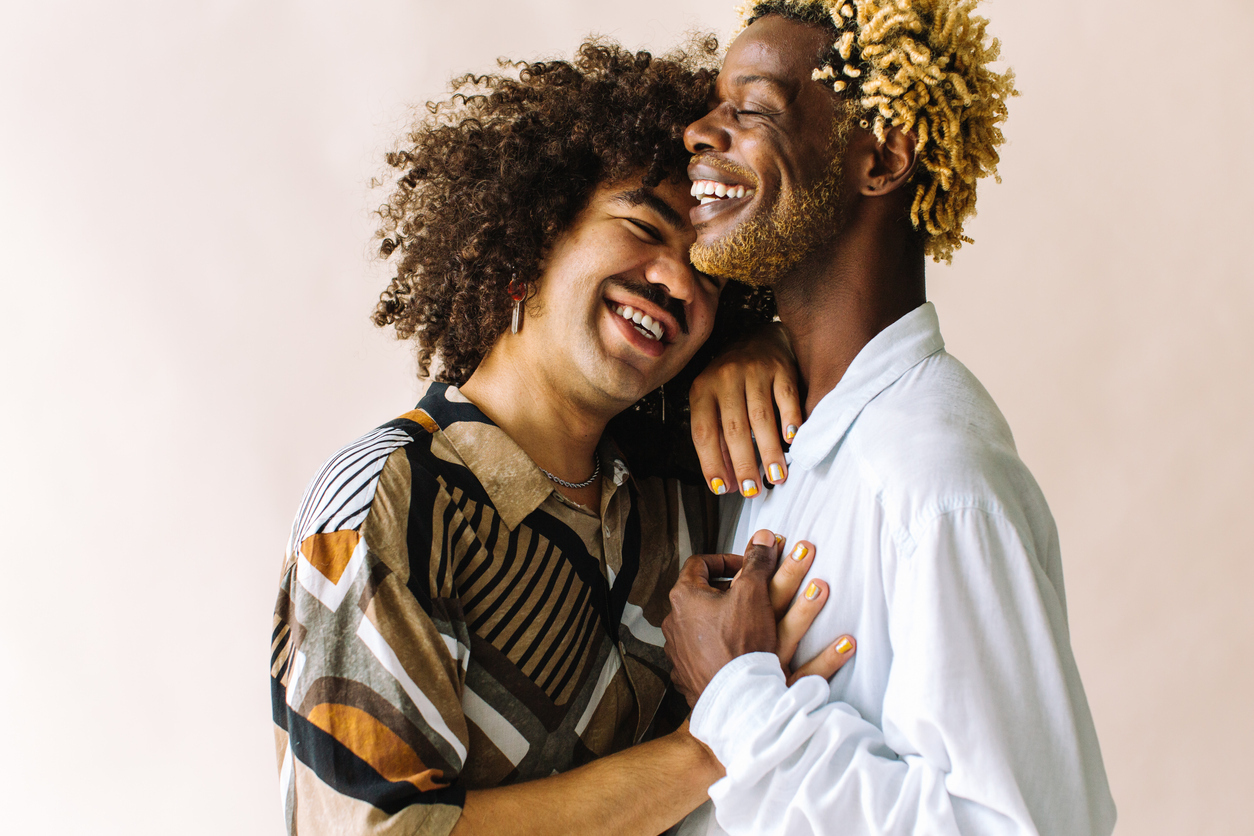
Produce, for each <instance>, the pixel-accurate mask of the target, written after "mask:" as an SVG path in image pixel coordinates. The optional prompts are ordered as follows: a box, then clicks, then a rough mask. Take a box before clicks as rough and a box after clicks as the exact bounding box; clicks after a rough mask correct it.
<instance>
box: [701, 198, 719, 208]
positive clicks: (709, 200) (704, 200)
mask: <svg viewBox="0 0 1254 836" xmlns="http://www.w3.org/2000/svg"><path fill="white" fill-rule="evenodd" d="M716 200H718V198H717V197H706V196H705V195H701V205H702V206H704V205H705V204H707V203H713V202H714V201H716Z"/></svg>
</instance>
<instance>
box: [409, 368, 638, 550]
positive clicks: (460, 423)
mask: <svg viewBox="0 0 1254 836" xmlns="http://www.w3.org/2000/svg"><path fill="white" fill-rule="evenodd" d="M418 409H420V410H422V411H423V412H425V413H426V414H427V415H428V416H430V417H431V419H432V420H433V421H434V422H435V424H436V425H437V426H438V427H439V429H440V431H441V432H442V434H443V435H444V438H445V440H447V441H448V443H449V444H450V445H452V447H453V449H454V450H455V451H456V452H457V456H458V457H459V458H460V459H461V460H462V463H463V464H465V465H466V467H467V468H468V469H469V470H470V472H471V473H473V474H474V476H475V478H476V479H477V480H479V484H481V485H483V489H484V491H486V492H487V494H488V499H490V500H491V502H492V505H493V507H494V508H496V512H497V514H498V515H499V516H500V518H501V521H502V522H503V523H505V525H506V527H508V528H509V529H510V530H511V531H513V530H514V529H515V528H517V527H518V525H519V523H521V522H522V521H523V520H524V519H526V518H527V515H528V514H530V513H531V512H532V511H534V510H536V509H537V508H539V507H540V505H541V503H543V502H544V500H545V499H547V498H548V497H549V495H550V494H552V493H554V492H555V488H554V485H553V483H552V482H551V481H549V478H548V477H547V476H545V475H544V471H542V470H541V469H540V467H539V466H538V465H537V464H536V463H535V462H533V461H532V460H531V457H530V456H528V455H527V454H526V453H525V452H523V449H522V448H521V447H519V446H518V444H517V443H515V441H514V439H512V438H510V437H509V436H508V435H507V434H506V433H505V431H504V430H502V429H501V428H500V427H498V426H497V425H496V424H494V423H493V422H492V419H491V418H489V417H488V416H486V415H484V414H483V412H482V411H480V409H479V407H477V406H475V405H474V404H473V403H471V402H470V401H469V400H468V399H467V398H466V396H465V395H463V394H462V393H461V390H460V389H458V388H457V387H456V386H453V385H451V384H446V383H433V384H431V387H430V388H429V389H427V393H426V394H425V395H424V396H423V398H422V400H421V401H419V402H418ZM597 455H598V457H599V458H600V462H601V482H602V485H601V490H602V491H603V492H604V494H605V497H606V498H607V499H608V497H609V496H610V495H611V494H612V493H613V492H614V490H615V488H616V487H617V486H619V485H621V484H623V482H624V481H625V480H626V479H627V478H629V477H630V476H631V474H630V472H629V471H628V469H627V465H626V463H625V462H624V460H623V454H622V453H621V452H620V451H619V449H618V446H617V445H615V444H614V442H613V441H612V440H611V439H610V438H609V436H608V435H604V436H602V437H601V441H600V442H599V443H598V444H597ZM603 504H604V503H603Z"/></svg>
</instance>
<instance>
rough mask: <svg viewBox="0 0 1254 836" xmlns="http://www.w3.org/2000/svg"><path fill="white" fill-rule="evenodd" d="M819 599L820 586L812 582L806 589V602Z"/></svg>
mask: <svg viewBox="0 0 1254 836" xmlns="http://www.w3.org/2000/svg"><path fill="white" fill-rule="evenodd" d="M817 597H819V585H818V584H817V583H815V582H814V581H810V585H809V586H807V587H806V600H807V601H813V600H814V599H815V598H817ZM844 652H845V651H843V650H842V651H841V653H844Z"/></svg>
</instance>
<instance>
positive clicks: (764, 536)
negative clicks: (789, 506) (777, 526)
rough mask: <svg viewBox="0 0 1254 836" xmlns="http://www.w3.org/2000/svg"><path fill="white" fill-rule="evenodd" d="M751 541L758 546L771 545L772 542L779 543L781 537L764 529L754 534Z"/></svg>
mask: <svg viewBox="0 0 1254 836" xmlns="http://www.w3.org/2000/svg"><path fill="white" fill-rule="evenodd" d="M751 542H752V543H753V544H754V545H758V546H769V545H771V544H772V543H778V542H779V537H778V536H777V535H775V534H772V533H771V532H769V531H766V530H762V531H759V532H757V533H756V534H754V535H753V540H752V541H751Z"/></svg>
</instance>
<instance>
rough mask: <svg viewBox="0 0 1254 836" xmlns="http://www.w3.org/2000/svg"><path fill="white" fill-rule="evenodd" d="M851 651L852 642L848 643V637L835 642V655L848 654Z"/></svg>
mask: <svg viewBox="0 0 1254 836" xmlns="http://www.w3.org/2000/svg"><path fill="white" fill-rule="evenodd" d="M851 650H853V642H851V641H849V637H848V636H841V637H840V641H838V642H836V652H837V653H848V652H849V651H851Z"/></svg>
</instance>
